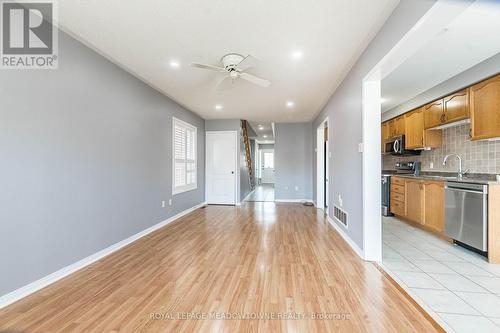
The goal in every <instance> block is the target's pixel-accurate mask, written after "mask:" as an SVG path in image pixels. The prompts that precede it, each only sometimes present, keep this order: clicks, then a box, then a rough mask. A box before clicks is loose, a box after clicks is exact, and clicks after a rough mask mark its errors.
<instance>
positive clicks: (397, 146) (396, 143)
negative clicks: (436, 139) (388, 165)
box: [385, 135, 420, 155]
mask: <svg viewBox="0 0 500 333" xmlns="http://www.w3.org/2000/svg"><path fill="white" fill-rule="evenodd" d="M385 153H386V154H391V155H420V150H406V149H405V136H404V135H400V136H397V137H394V138H392V139H389V140H386V141H385Z"/></svg>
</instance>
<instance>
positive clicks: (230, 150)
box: [205, 131, 238, 205]
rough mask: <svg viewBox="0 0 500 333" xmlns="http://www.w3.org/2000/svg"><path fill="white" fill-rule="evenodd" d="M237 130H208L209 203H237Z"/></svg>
mask: <svg viewBox="0 0 500 333" xmlns="http://www.w3.org/2000/svg"><path fill="white" fill-rule="evenodd" d="M237 138H238V137H237V133H236V131H220V132H206V151H205V156H206V165H205V168H206V191H205V192H206V193H205V194H206V200H207V203H208V204H230V205H234V204H236V179H237V177H236V176H237V174H236V173H237V171H238V170H237V153H238V152H237Z"/></svg>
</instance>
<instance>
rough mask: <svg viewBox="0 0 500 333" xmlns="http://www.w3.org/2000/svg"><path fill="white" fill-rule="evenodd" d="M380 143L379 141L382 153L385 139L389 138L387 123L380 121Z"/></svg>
mask: <svg viewBox="0 0 500 333" xmlns="http://www.w3.org/2000/svg"><path fill="white" fill-rule="evenodd" d="M381 132H382V143H381V151H382V153H385V141H386V140H387V139H389V127H388V125H387V123H382V128H381Z"/></svg>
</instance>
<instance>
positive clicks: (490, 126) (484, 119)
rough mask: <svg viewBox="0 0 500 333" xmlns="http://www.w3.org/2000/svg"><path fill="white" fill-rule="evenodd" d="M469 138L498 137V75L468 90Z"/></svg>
mask: <svg viewBox="0 0 500 333" xmlns="http://www.w3.org/2000/svg"><path fill="white" fill-rule="evenodd" d="M469 94H470V115H471V138H472V140H483V139H490V138H496V137H500V75H497V76H494V77H492V78H490V79H488V80H486V81H483V82H480V83H478V84H475V85H473V86H472V87H470V88H469Z"/></svg>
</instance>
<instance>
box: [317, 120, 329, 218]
mask: <svg viewBox="0 0 500 333" xmlns="http://www.w3.org/2000/svg"><path fill="white" fill-rule="evenodd" d="M328 145H329V134H328V118H326V119H325V120H324V121H323V122H322V123H321V124H320V125H319V126H318V128H317V130H316V154H317V155H316V162H317V163H316V168H317V170H316V174H317V180H316V182H317V186H316V189H317V193H316V201H317V202H316V207H318V208H320V209H323V210H324V211H325V214H327V215H328V192H329V190H328V176H329V175H328V169H329V157H330V152H329V147H328Z"/></svg>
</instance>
